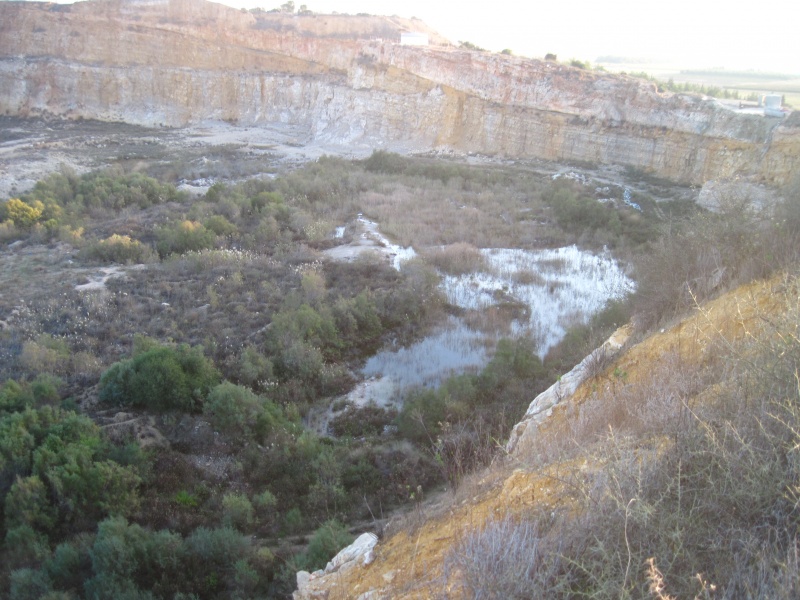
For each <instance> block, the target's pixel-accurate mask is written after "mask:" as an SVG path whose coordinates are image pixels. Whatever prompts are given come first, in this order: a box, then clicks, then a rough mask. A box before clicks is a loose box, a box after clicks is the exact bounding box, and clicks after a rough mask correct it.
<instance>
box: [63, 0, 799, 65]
mask: <svg viewBox="0 0 800 600" xmlns="http://www.w3.org/2000/svg"><path fill="white" fill-rule="evenodd" d="M59 1H61V2H63V1H64V0H59ZM282 1H283V0H274V1H273V2H270V0H221V2H222V3H223V4H229V5H231V6H234V7H236V8H241V7H244V8H248V9H249V8H255V7H260V8H264V9H266V10H269V9H272V8H276V7H278V6H280V5H281V4H282ZM301 4H306V5H307V7H308V8H309V9H310V10H312V11H314V12H319V13H330V12H334V11H335V12H340V13H350V14H356V13H362V12H363V13H369V14H374V15H377V14H383V15H399V16H403V17H412V16H415V17H419V18H420V19H422V20H423V21H425V22H426V23H427V24H428V25H429V26H430V27H432V28H433V29H435V30H437V31H439V33H441V34H442V35H444V36H445V37H447V38H448V39H450V40H452V41H453V42H457V41H462V40H466V41H470V42H472V43H474V44H477V45H478V46H481V47H483V48H487V49H489V50H493V51H500V50H502V49H504V48H509V49H511V50H512V51H513V52H514V53H515V54H519V55H522V56H531V57H538V58H541V57H543V56H544V55H545V54H546V53H547V52H552V53H554V54H557V55H558V58H559V59H560V60H569V59H571V58H577V59H580V60H589V61H591V62H595V60H596V59H597V57H598V56H603V55H616V56H620V55H621V56H625V57H633V58H645V59H661V60H667V61H669V62H670V63H672V64H676V65H678V66H683V67H699V68H714V67H724V68H726V69H756V70H760V71H769V72H772V71H781V72H787V73H792V74H800V2H799V1H798V0H768V1H757V2H753V1H747V2H745V1H744V0H733V1H728V2H724V1H722V0H664V1H660V2H657V1H654V0H567V1H564V0H543V1H541V0H540V1H539V2H536V3H531V2H524V0H483V1H481V2H476V1H472V0H295V5H296V6H297V7H299V6H300V5H301Z"/></svg>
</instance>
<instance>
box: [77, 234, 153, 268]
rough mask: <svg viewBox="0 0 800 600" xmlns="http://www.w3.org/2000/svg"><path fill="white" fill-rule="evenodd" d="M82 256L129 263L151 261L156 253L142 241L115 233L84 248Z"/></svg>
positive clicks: (109, 261) (97, 259)
mask: <svg viewBox="0 0 800 600" xmlns="http://www.w3.org/2000/svg"><path fill="white" fill-rule="evenodd" d="M81 257H82V258H83V259H85V260H89V261H97V262H101V263H119V264H123V265H128V264H140V263H146V262H150V261H151V260H152V259H153V257H154V253H153V251H152V250H151V249H150V247H149V246H146V245H145V244H142V243H141V242H140V241H138V240H134V239H131V237H130V236H127V235H118V234H116V233H115V234H113V235H111V236H109V237H107V238H105V239H103V240H100V241H98V242H95V243H93V244H91V245H89V246H86V247H85V248H83V249H82V250H81Z"/></svg>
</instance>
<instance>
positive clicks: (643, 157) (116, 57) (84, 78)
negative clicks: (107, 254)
mask: <svg viewBox="0 0 800 600" xmlns="http://www.w3.org/2000/svg"><path fill="white" fill-rule="evenodd" d="M403 31H422V32H425V33H428V35H429V38H430V39H431V45H430V46H427V47H414V46H404V45H401V44H400V43H399V39H400V33H401V32H403ZM0 113H2V114H6V115H15V116H21V117H27V116H38V115H53V116H59V117H68V118H92V119H100V120H110V121H124V122H128V123H134V124H140V125H149V126H160V125H163V126H170V127H177V126H182V125H186V124H189V123H193V122H199V121H204V120H224V121H228V122H231V123H235V124H239V125H247V126H253V125H255V126H258V125H270V124H281V125H286V126H291V127H294V128H296V130H297V131H298V132H301V134H302V135H303V136H305V139H307V140H312V139H313V140H315V141H317V142H326V143H332V144H342V145H347V144H356V143H357V144H362V145H373V146H376V147H378V146H383V145H387V144H388V145H390V146H395V147H408V148H413V149H417V150H426V149H432V148H452V149H455V150H459V151H468V152H479V153H486V154H497V155H503V156H509V157H520V158H543V159H548V160H555V161H587V162H592V163H606V164H619V165H625V166H630V167H633V168H637V169H641V170H643V171H647V172H650V173H652V174H653V175H656V176H659V177H664V178H668V179H672V180H675V181H680V182H685V183H698V184H699V183H703V182H705V181H706V180H708V179H719V178H731V177H737V176H741V177H748V178H752V179H754V180H756V181H760V182H765V183H770V184H778V185H779V184H783V183H785V182H787V181H788V180H789V178H790V176H791V174H792V173H796V172H797V171H798V168H800V123H798V125H796V126H793V125H792V123H793V122H794V121H796V120H797V119H794V118H793V117H791V116H790V117H789V118H787V119H784V120H783V121H782V120H780V119H777V118H768V117H763V116H760V115H744V114H738V113H736V112H734V111H731V110H728V109H725V108H723V107H721V106H719V105H718V104H717V103H716V102H715V101H713V100H703V99H700V98H697V97H691V96H686V95H675V94H670V93H666V94H659V93H658V91H657V89H656V87H655V86H654V85H653V84H649V83H646V82H642V81H641V80H637V79H634V78H630V77H626V76H614V75H608V74H600V73H593V72H587V71H583V70H580V69H575V68H571V67H567V66H564V65H559V64H556V63H548V62H543V61H537V60H532V59H525V58H519V57H513V56H506V55H496V54H490V53H483V52H473V51H466V50H459V49H456V48H454V47H452V46H450V45H447V43H446V41H445V40H443V39H441V38H440V37H439V36H437V35H436V34H435V32H433V31H430V30H428V29H427V28H426V26H425V25H424V24H423V23H422V22H420V21H417V20H404V19H400V18H397V17H362V16H359V17H356V16H347V15H281V14H271V13H263V12H260V13H251V12H245V11H240V10H236V9H232V8H228V7H226V6H222V5H218V4H213V3H210V2H205V1H204V0H110V1H105V0H93V1H90V2H82V3H77V4H73V5H53V4H44V3H42V4H39V3H28V2H24V3H23V2H3V3H0Z"/></svg>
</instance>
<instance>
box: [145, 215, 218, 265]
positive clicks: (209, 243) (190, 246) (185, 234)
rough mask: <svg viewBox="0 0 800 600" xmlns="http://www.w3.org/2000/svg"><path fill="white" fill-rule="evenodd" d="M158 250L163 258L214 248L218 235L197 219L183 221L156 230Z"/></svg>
mask: <svg viewBox="0 0 800 600" xmlns="http://www.w3.org/2000/svg"><path fill="white" fill-rule="evenodd" d="M156 237H157V238H158V241H157V242H156V250H158V255H159V256H160V257H161V258H164V257H167V256H169V255H170V254H184V253H186V252H197V251H199V250H205V249H207V248H213V247H214V245H215V243H216V239H217V236H216V234H215V233H214V232H213V231H212V230H210V229H206V227H205V226H204V225H202V224H200V223H198V222H196V221H181V222H180V223H176V224H174V225H167V226H164V227H161V228H159V229H157V230H156Z"/></svg>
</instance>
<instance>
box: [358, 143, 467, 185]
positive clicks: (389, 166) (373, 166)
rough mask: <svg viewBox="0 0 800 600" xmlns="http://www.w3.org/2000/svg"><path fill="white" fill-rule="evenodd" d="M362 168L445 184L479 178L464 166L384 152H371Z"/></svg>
mask: <svg viewBox="0 0 800 600" xmlns="http://www.w3.org/2000/svg"><path fill="white" fill-rule="evenodd" d="M364 168H365V169H366V170H367V171H370V172H373V173H385V174H391V175H399V174H403V175H408V176H414V177H422V178H425V179H433V180H439V181H441V182H443V183H447V182H448V181H450V180H451V179H454V178H456V177H462V178H465V179H471V178H474V177H478V178H480V177H481V173H479V172H476V171H475V170H470V168H469V167H467V166H466V165H460V164H457V163H450V162H447V161H442V160H419V159H412V158H406V157H404V156H401V155H399V154H395V153H393V152H386V151H385V150H373V152H372V154H371V155H370V157H369V158H367V159H366V160H365V161H364Z"/></svg>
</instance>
